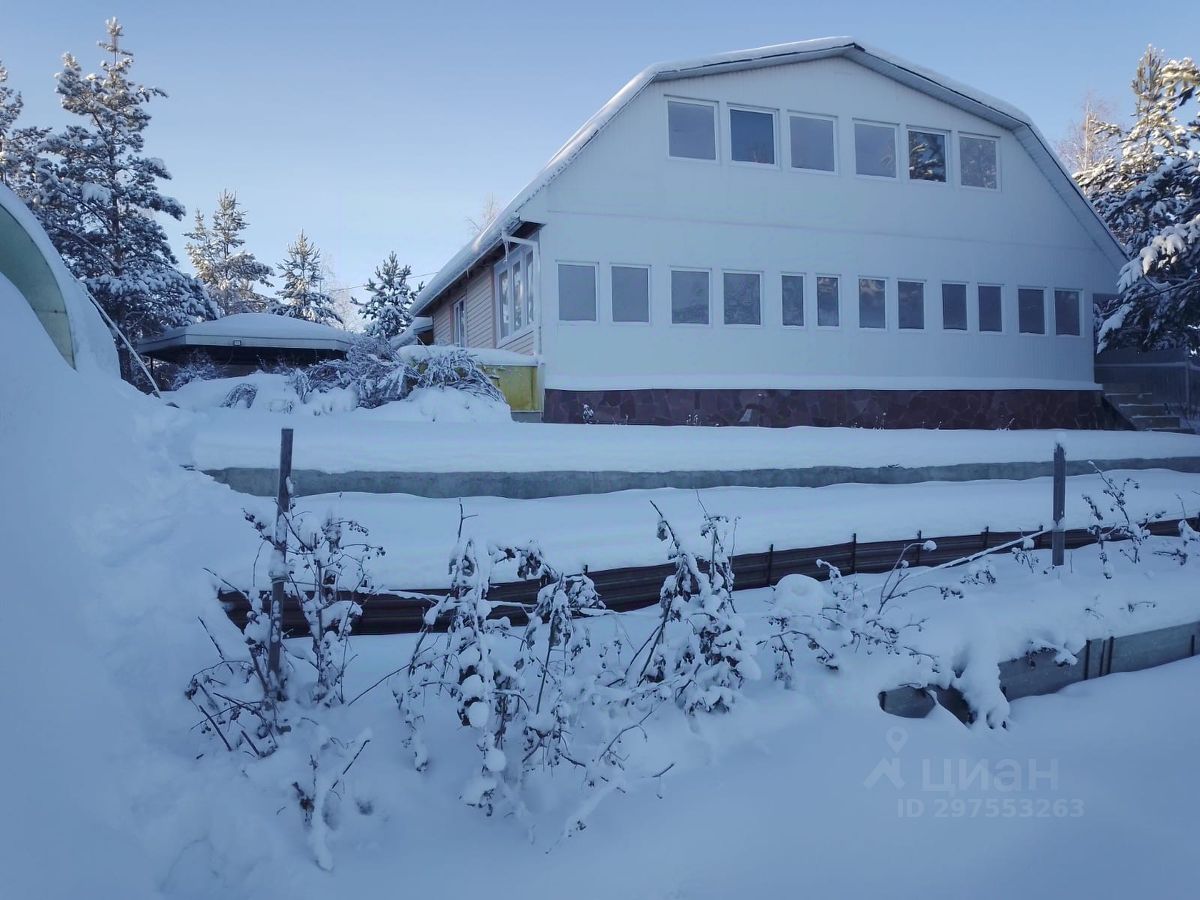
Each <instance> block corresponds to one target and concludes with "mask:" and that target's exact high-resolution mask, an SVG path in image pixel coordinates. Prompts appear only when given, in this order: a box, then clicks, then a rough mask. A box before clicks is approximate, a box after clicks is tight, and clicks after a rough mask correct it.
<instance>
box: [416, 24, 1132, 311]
mask: <svg viewBox="0 0 1200 900" xmlns="http://www.w3.org/2000/svg"><path fill="white" fill-rule="evenodd" d="M833 56H842V57H846V58H848V59H851V60H853V61H854V62H857V63H859V64H860V65H863V66H865V67H866V68H868V69H871V70H873V71H875V72H878V73H879V74H881V75H884V76H885V77H888V78H891V79H893V80H894V81H898V82H900V83H902V84H905V85H907V86H908V87H911V88H913V89H914V90H918V91H921V92H922V93H924V94H928V95H930V96H932V97H935V98H937V99H939V100H942V101H943V102H945V103H949V104H950V105H952V106H956V107H958V108H959V109H962V110H965V111H966V112H969V113H971V114H973V115H976V116H979V117H980V118H982V119H985V120H986V121H989V122H991V123H993V124H995V125H997V126H999V127H1001V128H1005V129H1008V130H1010V131H1012V132H1013V133H1014V134H1015V136H1016V138H1017V140H1018V141H1019V142H1020V143H1021V145H1022V146H1023V147H1024V148H1025V150H1026V151H1027V152H1028V153H1029V155H1030V156H1031V157H1032V158H1033V161H1034V163H1035V164H1036V165H1037V167H1038V168H1039V169H1040V170H1041V171H1042V173H1043V174H1044V175H1045V176H1046V178H1047V180H1048V181H1049V182H1050V184H1051V185H1052V186H1053V188H1054V189H1055V191H1056V192H1057V193H1058V194H1059V195H1060V196H1061V197H1062V198H1063V200H1064V201H1065V202H1066V203H1067V205H1068V206H1069V207H1070V208H1071V210H1072V212H1073V213H1074V214H1075V217H1076V218H1077V219H1078V220H1079V222H1080V224H1082V225H1083V227H1084V229H1085V230H1086V231H1087V232H1088V233H1089V235H1090V236H1091V238H1092V240H1093V241H1094V242H1095V244H1096V246H1097V247H1099V249H1100V251H1101V252H1102V253H1104V254H1105V256H1106V257H1107V258H1108V259H1109V260H1110V261H1111V262H1112V263H1113V264H1114V265H1115V266H1118V267H1119V266H1121V265H1123V264H1124V263H1125V261H1126V256H1125V252H1124V250H1122V249H1121V245H1120V244H1119V243H1118V242H1117V239H1116V238H1115V237H1114V236H1113V234H1112V232H1111V231H1110V230H1109V229H1108V226H1107V225H1106V224H1105V223H1104V221H1103V220H1102V219H1101V218H1100V217H1099V215H1098V214H1097V213H1096V211H1095V210H1094V209H1093V208H1092V206H1091V204H1090V203H1088V201H1087V199H1086V198H1085V197H1084V196H1083V194H1082V192H1081V191H1080V190H1079V187H1078V186H1077V185H1076V184H1075V181H1074V179H1072V178H1071V176H1070V174H1069V173H1068V172H1067V171H1066V169H1064V168H1063V166H1062V163H1061V162H1060V161H1059V159H1058V157H1057V156H1056V155H1055V154H1054V152H1053V151H1052V150H1051V149H1050V146H1049V144H1047V143H1046V139H1045V137H1043V136H1042V134H1041V132H1040V131H1038V129H1037V127H1036V126H1035V125H1034V124H1033V122H1032V121H1030V119H1029V116H1027V115H1026V114H1025V113H1024V112H1022V111H1021V110H1019V109H1017V108H1016V107H1015V106H1012V105H1010V104H1008V103H1005V102H1004V101H1002V100H998V99H996V98H995V97H992V96H989V95H988V94H985V93H983V92H982V91H978V90H975V89H974V88H971V87H968V86H966V85H964V84H961V83H960V82H957V81H954V80H953V79H951V78H947V77H946V76H944V75H940V74H938V73H937V72H934V71H932V70H930V69H926V68H924V67H922V66H918V65H916V64H914V63H910V62H908V61H907V60H904V59H901V58H900V57H898V56H894V55H892V54H890V53H887V52H885V51H883V50H878V49H875V48H873V47H868V46H866V45H865V44H862V43H860V42H858V41H855V40H854V39H853V38H851V37H829V38H817V39H815V40H808V41H795V42H792V43H787V44H772V45H770V46H766V47H755V48H753V49H750V50H735V51H732V52H729V53H719V54H715V55H712V56H705V57H700V58H697V59H689V60H683V61H679V62H668V63H657V64H655V65H652V66H650V67H648V68H646V69H643V70H642V71H641V72H639V73H638V74H637V75H635V76H634V77H633V78H632V79H631V80H630V81H629V82H628V83H627V84H626V85H625V86H624V87H623V88H621V89H620V90H619V91H617V93H616V94H614V95H613V96H612V98H611V99H610V100H609V101H608V102H607V103H605V104H604V106H602V107H601V108H600V109H599V110H598V111H597V112H596V113H595V114H594V115H593V116H592V117H591V118H589V119H588V120H587V121H586V122H584V123H583V125H582V126H580V128H579V130H578V131H576V132H575V133H574V134H573V135H572V136H571V137H570V138H569V139H568V140H567V142H566V143H565V144H563V145H562V147H560V148H559V149H558V151H557V152H555V154H554V155H553V156H551V157H550V160H549V161H548V162H547V163H546V164H545V165H544V166H543V167H542V169H541V171H539V172H538V173H537V175H535V176H534V178H533V180H532V181H530V182H529V184H527V185H526V186H525V187H524V188H523V189H522V190H521V191H520V192H519V193H518V194H517V195H516V196H515V197H514V198H513V199H512V201H511V202H510V203H509V204H508V205H507V206H506V207H505V208H504V209H503V210H502V211H501V212H500V214H499V215H498V216H497V217H496V219H495V221H494V222H493V223H492V224H491V225H490V226H489V227H488V228H486V229H484V230H483V231H482V232H480V234H479V235H478V236H476V237H475V238H474V239H473V240H472V241H470V242H469V243H468V244H467V245H466V246H464V247H463V248H462V249H461V250H459V251H458V253H456V254H454V256H452V257H451V258H450V260H449V261H448V262H447V263H446V264H445V265H444V266H442V268H441V270H440V271H439V272H438V273H437V275H435V276H434V277H433V278H432V279H430V281H429V283H428V284H427V285H426V286H425V289H424V290H422V291H421V294H420V296H419V297H418V298H417V302H416V305H415V306H414V308H413V313H414V314H416V315H420V314H422V313H424V312H426V311H427V310H429V309H430V308H431V307H432V306H433V305H434V303H436V301H437V300H438V298H439V297H441V296H442V294H444V293H445V292H446V290H447V289H448V288H450V287H452V286H453V285H454V284H455V283H456V282H457V281H458V280H459V279H460V278H461V277H462V276H463V275H464V274H466V272H467V271H468V270H469V269H470V268H471V267H472V266H474V265H475V264H476V263H477V262H478V261H479V260H480V259H482V258H483V257H484V256H486V255H487V254H489V253H491V252H493V251H494V250H496V248H497V247H499V246H500V245H501V243H502V241H503V236H504V234H506V233H512V232H513V230H514V229H516V228H517V227H518V226H520V224H521V223H522V222H523V221H524V220H523V219H522V218H521V210H522V208H523V207H524V206H525V205H526V204H527V203H528V202H529V201H530V200H531V199H533V197H534V196H535V195H536V194H537V193H538V192H539V191H541V190H542V188H544V187H545V186H546V185H548V184H549V183H550V182H551V181H553V180H554V178H555V177H557V175H558V174H559V173H560V172H561V171H562V170H563V169H565V168H566V167H567V166H568V165H570V164H571V163H572V162H573V161H574V160H575V158H576V157H577V156H578V155H579V153H580V151H582V150H583V148H584V147H585V146H587V144H588V142H590V141H591V139H592V138H594V137H595V136H596V135H597V134H598V133H599V132H600V131H601V129H603V128H604V126H605V125H607V124H608V123H609V122H610V121H611V120H612V119H613V118H614V117H615V116H616V115H617V114H618V113H619V112H620V111H621V110H622V109H624V108H625V107H626V106H627V105H628V104H629V103H630V102H631V101H632V100H633V99H634V98H635V97H636V96H637V95H638V94H640V93H641V92H642V91H643V90H644V89H645V88H646V87H647V86H648V85H650V84H653V83H654V82H657V81H674V80H678V79H682V78H695V77H699V76H702V75H715V74H718V73H721V72H731V71H739V70H744V69H757V68H766V67H770V66H782V65H790V64H792V63H798V62H808V61H811V60H816V59H827V58H829V57H833Z"/></svg>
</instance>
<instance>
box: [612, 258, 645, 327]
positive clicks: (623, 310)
mask: <svg viewBox="0 0 1200 900" xmlns="http://www.w3.org/2000/svg"><path fill="white" fill-rule="evenodd" d="M612 320H613V321H614V322H649V321H650V269H649V268H647V267H646V266H613V267H612Z"/></svg>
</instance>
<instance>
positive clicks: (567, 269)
mask: <svg viewBox="0 0 1200 900" xmlns="http://www.w3.org/2000/svg"><path fill="white" fill-rule="evenodd" d="M558 319H559V321H560V322H595V321H596V267H595V266H593V265H590V264H587V263H559V264H558Z"/></svg>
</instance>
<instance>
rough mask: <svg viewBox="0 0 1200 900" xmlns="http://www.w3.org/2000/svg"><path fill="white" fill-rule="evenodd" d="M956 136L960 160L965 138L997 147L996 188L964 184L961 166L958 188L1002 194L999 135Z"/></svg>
mask: <svg viewBox="0 0 1200 900" xmlns="http://www.w3.org/2000/svg"><path fill="white" fill-rule="evenodd" d="M955 135H956V137H957V140H956V141H955V144H956V146H955V156H956V157H957V158H958V159H959V160H961V159H962V139H963V138H973V139H975V140H979V141H991V142H992V143H993V144H995V145H996V186H995V187H994V188H990V187H982V186H981V185H978V184H963V180H962V179H963V174H962V166H961V165H959V166H957V169H958V177H957V178H956V179H955V182H954V183H955V184H956V185H957V186H958V187H960V188H964V189H965V190H968V191H983V192H984V193H987V194H998V193H999V192H1000V189H1001V188H1003V187H1004V178H1003V176H1002V175H1001V172H1000V137H999V136H998V135H994V134H975V133H973V132H970V131H956V132H955ZM989 333H990V334H995V333H996V332H989Z"/></svg>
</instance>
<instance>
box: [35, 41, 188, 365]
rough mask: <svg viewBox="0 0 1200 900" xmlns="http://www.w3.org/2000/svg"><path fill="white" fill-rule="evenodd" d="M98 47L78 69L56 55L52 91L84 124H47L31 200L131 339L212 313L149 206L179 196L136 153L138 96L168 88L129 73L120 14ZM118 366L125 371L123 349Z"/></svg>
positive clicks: (172, 206)
mask: <svg viewBox="0 0 1200 900" xmlns="http://www.w3.org/2000/svg"><path fill="white" fill-rule="evenodd" d="M105 25H106V28H107V32H108V39H107V40H106V41H102V42H101V43H100V47H101V48H102V49H103V50H104V51H105V52H106V53H108V54H109V56H110V58H109V59H107V60H105V61H104V63H103V64H102V72H101V73H100V74H98V75H86V76H85V75H84V74H83V71H82V69H81V68H80V65H79V62H78V61H77V60H76V59H75V57H74V56H72V55H71V54H69V53H68V54H67V55H65V56H64V57H63V71H62V72H60V73H59V75H58V94H59V96H60V97H61V98H62V106H63V109H65V110H66V111H67V112H69V113H71V114H73V115H76V116H79V117H80V118H81V119H82V120H83V121H84V123H85V124H82V125H69V126H67V127H66V128H65V129H63V130H62V131H59V132H55V133H53V134H50V135H49V136H48V137H47V138H46V139H45V141H43V144H42V148H43V150H44V151H45V152H46V153H47V154H48V158H47V159H45V160H43V161H42V162H41V163H40V164H39V166H38V176H39V179H40V184H39V187H38V196H37V198H36V203H35V204H34V210H35V212H36V213H37V214H38V215H39V217H40V218H41V220H42V224H43V225H44V226H45V228H46V231H47V232H48V233H49V235H50V239H51V240H52V241H53V242H54V245H55V247H56V248H57V249H58V251H59V253H61V254H62V256H63V258H64V259H65V260H66V261H67V264H68V265H69V266H70V268H71V270H72V272H73V273H74V274H75V276H76V277H77V278H80V279H81V280H82V281H83V282H84V283H85V284H86V285H87V287H88V289H89V290H90V291H91V292H92V295H93V296H94V297H95V298H96V299H97V300H98V301H99V303H100V304H101V306H102V307H103V308H104V309H105V311H106V312H107V313H108V314H109V316H111V317H112V319H113V320H114V321H115V322H116V323H117V325H118V326H119V327H120V328H121V329H122V330H123V331H124V332H125V334H126V335H127V336H128V337H129V338H131V339H135V340H136V339H137V338H140V337H143V336H145V335H150V334H156V333H158V332H160V331H162V330H163V329H164V328H169V327H171V326H175V325H182V324H186V323H188V322H191V321H194V320H195V319H197V318H205V317H207V316H209V315H210V314H211V307H210V305H209V304H208V301H207V296H206V294H205V292H204V287H203V286H202V285H201V284H200V283H199V282H197V281H196V280H195V279H193V278H189V277H188V276H186V275H184V274H183V273H181V272H180V271H179V270H178V269H177V268H176V264H177V261H176V259H175V256H174V254H173V253H172V252H171V249H170V246H169V245H168V243H167V237H166V234H165V232H164V231H163V229H162V226H160V225H159V224H158V222H157V221H156V220H155V218H154V217H155V215H156V214H160V213H161V214H164V215H167V216H170V217H171V218H173V219H181V218H182V217H183V214H184V209H183V206H182V204H180V203H179V201H177V200H175V199H174V198H172V197H168V196H165V195H163V194H162V193H160V191H159V187H158V182H159V181H160V180H167V179H169V178H170V177H171V176H170V173H169V172H168V171H167V167H166V165H165V164H164V163H163V161H162V160H160V159H156V158H154V157H150V156H145V155H144V152H143V151H144V147H145V138H144V134H143V133H144V132H145V130H146V127H147V126H148V125H149V124H150V114H149V113H148V112H147V111H146V105H147V104H148V103H149V102H150V101H151V100H152V99H153V98H155V97H165V96H166V94H165V93H164V92H163V91H161V90H160V89H158V88H152V87H145V86H143V85H140V84H138V83H136V82H134V81H133V80H131V78H130V69H131V67H132V65H133V54H132V53H130V52H129V51H128V50H126V49H124V48H123V47H122V46H121V38H122V37H123V35H124V32H123V29H122V27H121V25H120V23H119V22H118V21H117V20H116V19H109V20H108V22H106V23H105ZM122 363H123V366H122V368H123V370H124V372H125V374H126V375H127V376H128V375H130V365H129V360H128V359H126V358H125V356H124V354H122Z"/></svg>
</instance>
